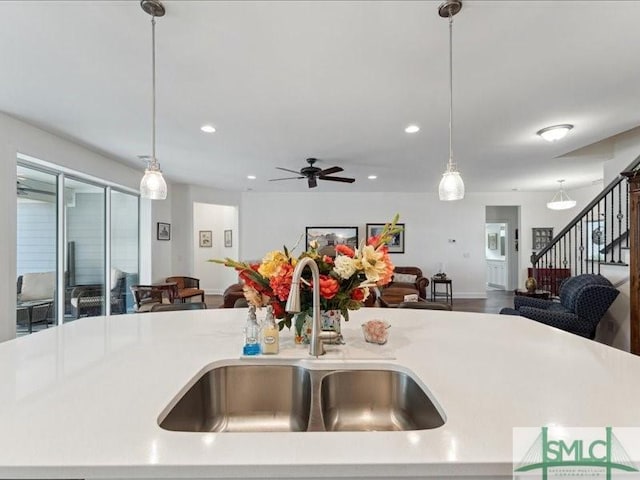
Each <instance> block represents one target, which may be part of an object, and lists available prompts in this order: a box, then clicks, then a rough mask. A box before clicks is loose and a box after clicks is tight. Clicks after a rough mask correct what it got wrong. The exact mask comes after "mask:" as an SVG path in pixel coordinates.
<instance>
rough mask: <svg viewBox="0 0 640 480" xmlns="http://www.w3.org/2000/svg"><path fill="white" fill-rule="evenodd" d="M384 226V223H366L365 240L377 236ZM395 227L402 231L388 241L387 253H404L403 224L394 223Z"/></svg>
mask: <svg viewBox="0 0 640 480" xmlns="http://www.w3.org/2000/svg"><path fill="white" fill-rule="evenodd" d="M384 225H385V224H384V223H367V238H369V237H373V236H374V235H379V234H380V233H381V232H382V229H383V228H384ZM396 226H397V227H400V228H402V230H401V231H400V232H398V233H396V234H395V235H394V236H393V237H391V240H389V245H388V247H389V253H404V232H405V229H404V223H396Z"/></svg>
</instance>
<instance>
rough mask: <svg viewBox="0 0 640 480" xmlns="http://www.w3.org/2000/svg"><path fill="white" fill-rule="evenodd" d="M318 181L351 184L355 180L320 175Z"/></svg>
mask: <svg viewBox="0 0 640 480" xmlns="http://www.w3.org/2000/svg"><path fill="white" fill-rule="evenodd" d="M318 178H319V179H320V180H331V181H332V182H345V183H353V182H355V181H356V179H355V178H345V177H325V176H323V175H320V176H319V177H318Z"/></svg>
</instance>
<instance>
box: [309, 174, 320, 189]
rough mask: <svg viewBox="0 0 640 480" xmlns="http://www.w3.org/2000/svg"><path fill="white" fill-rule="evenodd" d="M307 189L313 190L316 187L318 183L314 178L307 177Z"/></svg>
mask: <svg viewBox="0 0 640 480" xmlns="http://www.w3.org/2000/svg"><path fill="white" fill-rule="evenodd" d="M308 183H309V188H315V187H317V186H318V182H316V177H309V182H308Z"/></svg>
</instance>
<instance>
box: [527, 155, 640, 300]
mask: <svg viewBox="0 0 640 480" xmlns="http://www.w3.org/2000/svg"><path fill="white" fill-rule="evenodd" d="M639 166H640V156H639V157H638V158H636V159H635V160H634V161H633V162H632V163H631V164H630V165H629V166H628V167H627V168H626V169H625V171H634V170H636V169H638V167H639ZM628 248H629V184H628V182H627V181H626V177H625V176H622V175H618V177H616V178H615V179H614V180H613V181H612V182H611V183H610V184H609V185H607V187H605V188H604V190H602V192H601V193H600V194H598V196H596V197H595V198H594V199H593V200H592V201H591V202H589V204H588V205H587V206H586V207H585V208H583V209H582V211H581V212H580V213H578V215H576V217H575V218H574V219H573V220H572V221H571V222H569V224H568V225H567V226H566V227H564V228H563V229H562V230H561V231H560V232H559V233H558V234H557V235H556V236H555V237H553V239H551V241H550V242H549V244H548V245H547V246H546V247H544V248H543V249H541V250H540V251H539V252H533V254H532V255H531V265H532V268H531V269H530V272H529V275H530V276H533V277H534V278H535V279H536V280H537V282H538V288H540V289H543V290H549V291H550V292H551V294H552V295H554V296H555V295H558V292H559V287H560V283H561V282H562V280H564V279H565V278H567V277H569V276H573V275H580V274H583V273H600V266H601V265H604V264H613V265H626V264H625V262H624V261H623V257H622V252H623V250H624V249H628Z"/></svg>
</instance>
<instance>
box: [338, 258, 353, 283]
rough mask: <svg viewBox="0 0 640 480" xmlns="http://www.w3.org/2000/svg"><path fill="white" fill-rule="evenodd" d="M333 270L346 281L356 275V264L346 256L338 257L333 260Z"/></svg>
mask: <svg viewBox="0 0 640 480" xmlns="http://www.w3.org/2000/svg"><path fill="white" fill-rule="evenodd" d="M333 270H334V271H335V272H336V273H337V274H338V275H340V278H344V279H345V280H346V279H347V278H351V276H352V275H353V274H354V273H356V262H355V261H354V260H353V258H350V257H347V256H346V255H338V256H337V257H336V259H335V260H334V266H333Z"/></svg>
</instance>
